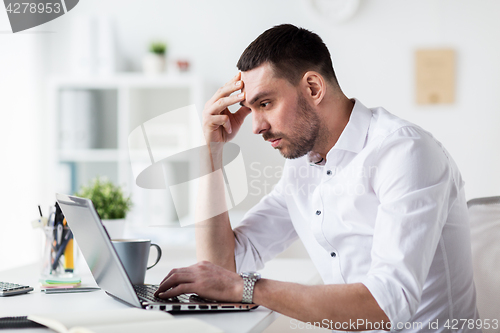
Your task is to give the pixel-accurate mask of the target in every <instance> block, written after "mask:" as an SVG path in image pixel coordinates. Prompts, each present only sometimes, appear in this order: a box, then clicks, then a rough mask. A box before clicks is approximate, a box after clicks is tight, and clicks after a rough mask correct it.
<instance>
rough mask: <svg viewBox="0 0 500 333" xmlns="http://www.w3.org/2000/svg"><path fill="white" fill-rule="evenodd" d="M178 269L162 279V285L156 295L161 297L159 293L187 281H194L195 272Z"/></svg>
mask: <svg viewBox="0 0 500 333" xmlns="http://www.w3.org/2000/svg"><path fill="white" fill-rule="evenodd" d="M178 271H179V270H177V271H176V272H174V273H172V272H171V273H169V275H167V277H166V278H165V279H164V280H163V281H162V283H161V284H160V287H158V290H157V291H156V292H155V296H156V297H159V295H160V294H161V293H163V292H165V291H167V290H169V289H170V288H173V287H176V286H178V285H182V284H185V283H188V284H189V283H192V282H194V278H193V274H191V272H186V273H183V272H178Z"/></svg>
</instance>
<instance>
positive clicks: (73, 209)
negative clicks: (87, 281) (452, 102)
mask: <svg viewBox="0 0 500 333" xmlns="http://www.w3.org/2000/svg"><path fill="white" fill-rule="evenodd" d="M56 200H57V202H58V203H59V206H60V207H61V210H62V212H63V213H64V216H65V218H66V221H67V222H68V225H69V227H70V228H71V231H72V232H73V235H74V237H75V239H76V241H77V242H78V246H79V247H80V250H81V251H82V253H83V256H84V257H85V260H86V261H87V264H88V265H89V268H90V271H91V272H92V275H93V276H94V279H95V281H96V282H97V284H98V285H99V287H100V288H101V289H103V290H104V291H105V292H106V293H107V294H108V295H110V296H111V297H113V298H114V299H116V300H118V301H121V302H124V303H126V304H128V305H131V306H134V307H137V308H143V309H146V310H160V311H167V312H174V313H175V312H200V311H205V312H213V311H248V310H251V309H255V308H257V307H258V305H256V304H245V303H227V302H218V301H213V300H207V299H203V298H201V297H199V296H197V295H196V294H185V295H180V296H177V297H175V298H171V299H160V298H157V297H154V292H155V291H156V289H157V288H158V285H148V284H145V285H132V283H131V282H130V279H129V277H128V275H127V273H126V271H125V268H124V267H123V265H122V263H121V261H120V258H119V257H118V254H117V253H116V251H115V249H114V247H113V244H112V243H111V240H110V238H109V235H108V233H107V232H106V229H105V228H104V226H103V224H102V222H101V219H100V218H99V215H98V214H97V211H96V209H95V208H94V204H93V203H92V201H91V200H89V199H84V198H79V197H75V196H70V195H65V194H56Z"/></svg>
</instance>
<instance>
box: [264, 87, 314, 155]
mask: <svg viewBox="0 0 500 333" xmlns="http://www.w3.org/2000/svg"><path fill="white" fill-rule="evenodd" d="M296 112H297V119H296V121H295V124H294V125H293V128H292V131H291V132H290V134H288V135H285V134H284V133H264V136H263V137H264V139H265V140H267V139H270V138H281V139H282V145H281V146H279V147H277V149H279V151H280V153H281V155H282V156H283V157H284V158H286V159H295V158H299V157H302V156H304V155H306V154H307V153H308V152H310V151H311V150H312V149H313V147H314V145H315V144H316V141H317V139H318V136H319V134H320V128H321V122H320V119H319V117H318V115H317V114H316V113H315V112H314V110H313V109H312V108H311V107H310V106H309V104H307V101H306V99H305V98H304V97H303V96H302V95H301V94H299V95H298V97H297V110H296ZM266 134H267V136H266Z"/></svg>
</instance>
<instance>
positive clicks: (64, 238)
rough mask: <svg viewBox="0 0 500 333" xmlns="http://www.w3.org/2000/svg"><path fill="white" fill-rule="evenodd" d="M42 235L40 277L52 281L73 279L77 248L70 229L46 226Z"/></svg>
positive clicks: (60, 226)
mask: <svg viewBox="0 0 500 333" xmlns="http://www.w3.org/2000/svg"><path fill="white" fill-rule="evenodd" d="M44 234H45V244H44V248H43V255H42V277H43V278H52V279H53V278H73V277H75V276H76V271H75V268H76V259H77V248H76V245H75V241H74V239H73V233H72V232H71V229H70V228H69V227H67V226H62V225H59V226H46V227H44Z"/></svg>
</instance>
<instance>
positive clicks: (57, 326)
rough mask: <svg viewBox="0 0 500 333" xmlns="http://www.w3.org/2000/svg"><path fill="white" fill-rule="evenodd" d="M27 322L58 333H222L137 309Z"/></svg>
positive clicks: (192, 320) (37, 317) (40, 317)
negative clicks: (35, 323)
mask: <svg viewBox="0 0 500 333" xmlns="http://www.w3.org/2000/svg"><path fill="white" fill-rule="evenodd" d="M28 319H29V320H32V321H34V322H37V323H39V324H42V325H45V326H47V327H49V328H51V329H53V330H54V331H56V332H58V333H136V332H148V333H156V332H158V333H159V332H162V333H164V332H179V333H198V332H208V333H221V332H222V330H220V329H219V328H216V327H214V326H212V325H209V324H207V323H205V322H203V321H201V320H198V319H195V318H180V319H175V318H174V316H172V315H171V314H169V313H167V312H161V311H147V310H142V309H137V308H130V309H119V310H108V311H91V312H79V313H56V314H54V313H51V314H33V315H30V316H28Z"/></svg>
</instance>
